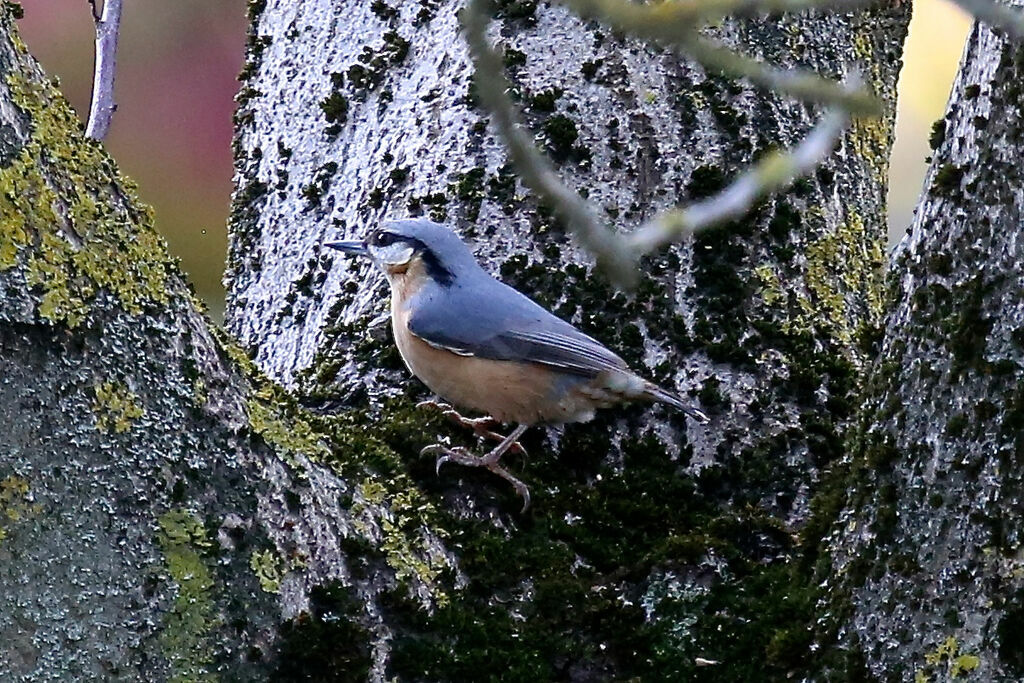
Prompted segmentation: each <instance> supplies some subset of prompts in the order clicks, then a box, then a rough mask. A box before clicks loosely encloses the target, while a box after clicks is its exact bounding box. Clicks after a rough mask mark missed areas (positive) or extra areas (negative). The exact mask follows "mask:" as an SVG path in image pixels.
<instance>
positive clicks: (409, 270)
mask: <svg viewBox="0 0 1024 683" xmlns="http://www.w3.org/2000/svg"><path fill="white" fill-rule="evenodd" d="M324 246H326V247H330V248H332V249H338V250H339V251H343V252H345V253H347V254H354V255H357V256H364V257H367V258H370V259H371V260H372V261H373V262H374V263H375V264H376V265H377V267H378V268H380V269H381V270H382V271H384V274H385V275H387V276H388V280H389V281H390V282H391V284H392V285H394V284H396V280H399V279H404V278H406V277H408V276H415V277H427V278H430V279H431V280H433V281H435V282H437V283H438V284H440V285H444V286H448V285H450V284H452V282H454V281H455V280H456V278H458V277H460V276H462V275H467V274H469V273H470V272H473V271H475V270H479V266H478V265H477V263H476V259H474V258H473V254H472V252H470V251H469V248H468V247H467V246H466V245H465V244H464V243H463V242H462V240H461V239H459V236H458V235H456V234H455V233H454V232H452V230H451V229H450V228H447V227H445V226H443V225H440V224H438V223H433V222H431V221H428V220H424V219H414V220H402V221H389V222H387V223H384V224H382V225H381V226H380V227H378V228H376V229H374V230H371V231H370V233H369V234H368V235H367V236H366V237H365V238H364V239H362V240H345V241H340V242H327V243H325V244H324Z"/></svg>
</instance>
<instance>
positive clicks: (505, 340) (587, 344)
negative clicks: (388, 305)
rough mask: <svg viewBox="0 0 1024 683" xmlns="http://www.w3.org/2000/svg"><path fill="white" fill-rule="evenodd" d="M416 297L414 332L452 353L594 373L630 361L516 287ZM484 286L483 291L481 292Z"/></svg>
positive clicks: (428, 293)
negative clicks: (518, 290)
mask: <svg viewBox="0 0 1024 683" xmlns="http://www.w3.org/2000/svg"><path fill="white" fill-rule="evenodd" d="M472 284H476V285H479V287H473V286H467V287H462V288H458V289H456V288H451V289H448V290H435V291H429V290H428V291H424V292H422V293H421V295H418V296H417V297H415V299H416V300H415V302H414V305H413V306H412V309H413V310H412V314H411V315H410V317H409V331H410V332H412V333H413V334H414V335H416V336H417V337H419V338H420V339H422V340H423V341H425V342H427V343H428V344H431V345H432V346H436V347H439V348H443V349H447V350H449V351H452V352H453V353H457V354H461V355H467V356H477V357H480V358H490V359H493V360H518V361H523V362H528V363H539V364H541V365H547V366H549V367H553V368H557V369H559V370H561V371H563V372H568V373H571V374H575V375H582V376H585V377H592V376H595V375H597V374H598V373H600V372H603V371H607V370H624V369H626V363H625V361H623V360H622V359H621V358H619V357H618V356H617V355H616V354H615V353H613V352H612V351H610V350H608V349H607V348H605V347H604V346H603V345H602V344H601V343H600V342H598V341H597V340H595V339H593V338H591V337H589V336H587V335H586V334H584V333H583V332H580V331H579V330H577V329H576V328H575V327H573V326H572V325H570V324H569V323H567V322H565V321H564V320H562V319H561V318H558V317H556V316H554V315H552V314H551V313H549V312H548V311H547V310H545V309H544V308H542V307H541V306H539V305H537V304H536V303H534V302H533V301H531V300H530V299H528V298H527V297H525V296H523V295H522V294H520V293H519V292H517V291H516V290H514V289H512V288H510V287H508V286H506V285H504V284H502V283H500V282H497V281H496V280H490V279H489V281H488V282H486V283H472ZM481 290H483V291H481Z"/></svg>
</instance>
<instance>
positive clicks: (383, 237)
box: [373, 230, 398, 247]
mask: <svg viewBox="0 0 1024 683" xmlns="http://www.w3.org/2000/svg"><path fill="white" fill-rule="evenodd" d="M397 241H398V235H396V234H395V233H393V232H387V231H386V230H378V231H377V232H375V233H374V234H373V243H374V244H375V245H376V246H378V247H386V246H388V245H389V244H394V243H395V242H397Z"/></svg>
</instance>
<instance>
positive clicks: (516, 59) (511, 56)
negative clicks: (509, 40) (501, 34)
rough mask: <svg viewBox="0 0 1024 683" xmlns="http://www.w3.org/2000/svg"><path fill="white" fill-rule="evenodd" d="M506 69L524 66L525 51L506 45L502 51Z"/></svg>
mask: <svg viewBox="0 0 1024 683" xmlns="http://www.w3.org/2000/svg"><path fill="white" fill-rule="evenodd" d="M502 59H503V61H504V63H505V68H506V69H518V68H520V67H523V66H526V53H525V52H523V51H521V50H516V49H515V48H511V47H506V48H505V49H504V51H503V52H502Z"/></svg>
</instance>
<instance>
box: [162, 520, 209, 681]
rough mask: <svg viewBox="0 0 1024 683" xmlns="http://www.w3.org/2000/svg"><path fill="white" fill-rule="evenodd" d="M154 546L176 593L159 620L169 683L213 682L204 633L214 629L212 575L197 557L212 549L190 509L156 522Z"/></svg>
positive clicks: (203, 529)
mask: <svg viewBox="0 0 1024 683" xmlns="http://www.w3.org/2000/svg"><path fill="white" fill-rule="evenodd" d="M159 525H160V531H159V533H158V534H157V541H158V542H159V544H160V548H161V550H162V551H163V554H164V558H165V561H166V565H167V572H168V574H170V578H171V580H173V581H174V584H175V587H176V589H177V594H176V595H175V598H174V604H173V606H172V608H171V611H170V612H169V613H168V614H167V616H166V618H165V621H164V628H163V631H162V632H161V634H160V642H161V645H162V646H163V652H164V655H165V656H166V657H167V660H168V662H169V664H170V666H171V678H170V680H171V681H172V682H173V683H185V682H186V681H188V682H190V683H192V682H196V681H216V680H217V675H216V674H215V673H214V672H213V671H212V669H213V661H214V655H213V651H212V648H211V646H210V645H211V644H210V642H209V638H208V636H209V634H210V633H211V632H212V631H213V629H214V628H216V627H217V626H218V625H219V620H218V618H217V613H216V611H215V609H214V602H213V588H214V582H213V575H212V574H211V572H210V568H209V567H208V566H207V564H206V562H205V561H204V560H203V557H202V553H205V552H207V551H208V550H209V549H210V547H211V545H212V544H211V542H210V539H209V537H208V535H207V533H206V527H205V526H204V525H203V523H202V521H200V520H199V518H198V517H196V515H195V514H194V513H192V512H191V511H189V510H171V511H170V512H167V513H166V514H164V515H162V516H161V517H160V519H159Z"/></svg>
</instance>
